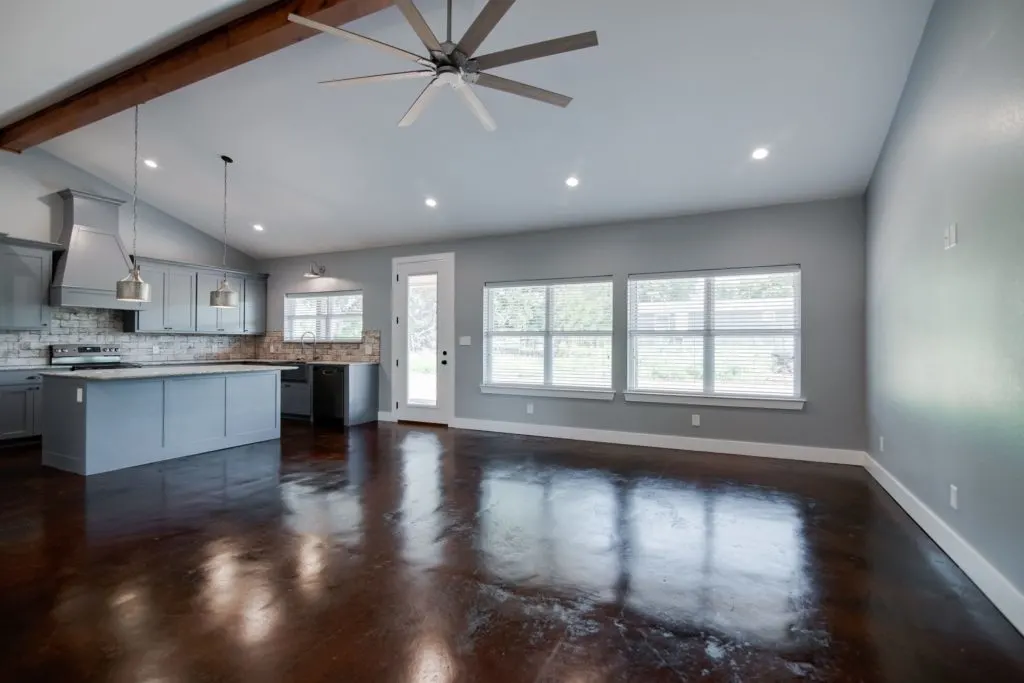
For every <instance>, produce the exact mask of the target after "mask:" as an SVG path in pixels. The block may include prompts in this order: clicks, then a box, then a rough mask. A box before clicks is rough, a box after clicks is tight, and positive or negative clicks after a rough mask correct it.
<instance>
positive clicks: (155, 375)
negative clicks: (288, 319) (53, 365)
mask: <svg viewBox="0 0 1024 683" xmlns="http://www.w3.org/2000/svg"><path fill="white" fill-rule="evenodd" d="M294 369H296V366H292V365H212V364H204V365H170V366H152V365H151V366H149V367H143V368H110V369H104V370H76V371H75V372H67V371H57V370H43V371H41V372H39V373H38V374H40V375H43V376H54V377H64V378H73V379H84V380H98V381H112V380H130V379H135V380H138V379H162V378H164V377H193V376H198V375H238V374H244V373H252V372H274V371H279V370H294Z"/></svg>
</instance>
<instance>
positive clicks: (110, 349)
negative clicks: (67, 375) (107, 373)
mask: <svg viewBox="0 0 1024 683" xmlns="http://www.w3.org/2000/svg"><path fill="white" fill-rule="evenodd" d="M50 365H58V366H60V367H68V366H70V369H71V370H103V369H107V368H141V367H142V366H141V365H139V364H138V363H122V362H121V347H119V346H108V345H105V344H102V345H100V346H65V345H59V346H58V345H54V346H51V347H50Z"/></svg>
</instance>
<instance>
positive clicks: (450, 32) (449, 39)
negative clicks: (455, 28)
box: [448, 0, 452, 43]
mask: <svg viewBox="0 0 1024 683" xmlns="http://www.w3.org/2000/svg"><path fill="white" fill-rule="evenodd" d="M448 42H449V43H450V42H452V0H448Z"/></svg>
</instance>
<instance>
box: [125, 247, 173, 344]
mask: <svg viewBox="0 0 1024 683" xmlns="http://www.w3.org/2000/svg"><path fill="white" fill-rule="evenodd" d="M139 266H140V271H141V272H140V274H141V275H142V279H143V280H145V281H146V282H148V283H149V303H145V304H142V308H141V309H140V310H139V314H138V316H139V317H138V324H137V325H136V331H138V332H162V331H164V303H165V302H164V275H165V272H164V268H163V266H156V265H149V264H147V263H143V262H140V263H139ZM127 315H130V314H127Z"/></svg>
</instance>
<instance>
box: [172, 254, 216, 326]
mask: <svg viewBox="0 0 1024 683" xmlns="http://www.w3.org/2000/svg"><path fill="white" fill-rule="evenodd" d="M207 296H209V295H207ZM206 303H210V302H209V299H207V301H206ZM163 323H164V324H163V327H164V329H165V330H168V331H171V332H192V331H194V330H195V329H196V273H195V271H191V270H180V269H178V268H170V269H168V270H167V272H166V273H165V274H164V319H163Z"/></svg>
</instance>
